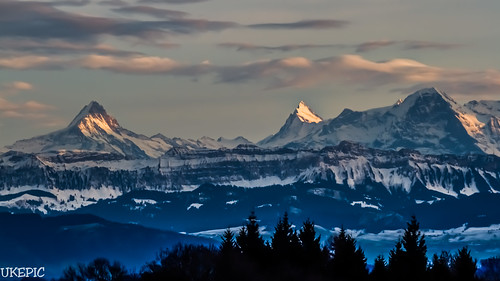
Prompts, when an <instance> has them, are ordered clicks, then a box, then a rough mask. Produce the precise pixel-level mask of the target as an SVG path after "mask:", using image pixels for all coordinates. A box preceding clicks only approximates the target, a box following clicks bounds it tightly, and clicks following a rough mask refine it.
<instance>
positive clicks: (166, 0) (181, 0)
mask: <svg viewBox="0 0 500 281" xmlns="http://www.w3.org/2000/svg"><path fill="white" fill-rule="evenodd" d="M205 1H208V0H139V2H142V3H154V4H191V3H199V2H205Z"/></svg>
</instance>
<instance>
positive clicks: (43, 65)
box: [0, 55, 61, 70]
mask: <svg viewBox="0 0 500 281" xmlns="http://www.w3.org/2000/svg"><path fill="white" fill-rule="evenodd" d="M2 68H3V69H16V70H25V69H60V68H61V66H60V61H58V60H57V59H53V58H50V57H46V56H35V55H25V56H24V55H23V56H9V57H6V58H2V57H0V69H2Z"/></svg>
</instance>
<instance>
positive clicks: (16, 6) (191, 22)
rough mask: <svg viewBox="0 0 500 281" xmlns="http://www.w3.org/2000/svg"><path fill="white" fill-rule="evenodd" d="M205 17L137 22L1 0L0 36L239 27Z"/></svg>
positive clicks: (141, 34)
mask: <svg viewBox="0 0 500 281" xmlns="http://www.w3.org/2000/svg"><path fill="white" fill-rule="evenodd" d="M238 26H239V25H238V24H236V23H234V22H223V21H209V20H204V19H177V20H164V21H137V20H124V19H112V18H104V17H91V16H86V15H79V14H74V13H69V12H64V11H62V10H59V9H57V8H55V7H53V6H52V5H50V3H42V2H17V1H11V0H4V1H0V38H2V37H7V38H32V39H63V40H76V41H89V40H97V38H98V36H102V35H111V36H116V37H137V38H142V39H155V40H157V39H158V38H162V37H165V36H167V35H172V34H192V33H197V32H206V31H219V30H223V29H227V28H234V27H238Z"/></svg>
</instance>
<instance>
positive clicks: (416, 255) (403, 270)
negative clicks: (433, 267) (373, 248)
mask: <svg viewBox="0 0 500 281" xmlns="http://www.w3.org/2000/svg"><path fill="white" fill-rule="evenodd" d="M426 254H427V246H426V245H425V235H423V234H422V233H421V232H420V224H419V223H418V222H417V219H416V218H415V216H412V218H411V221H410V222H409V223H407V228H406V230H405V232H404V234H403V237H402V238H401V240H400V241H398V243H397V244H396V247H395V249H394V250H391V252H390V254H389V273H390V275H391V277H392V279H393V280H408V281H413V280H422V279H423V278H424V277H425V274H426V270H427V256H426Z"/></svg>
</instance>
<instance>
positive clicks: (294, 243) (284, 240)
mask: <svg viewBox="0 0 500 281" xmlns="http://www.w3.org/2000/svg"><path fill="white" fill-rule="evenodd" d="M271 249H272V251H273V253H274V255H275V256H276V258H278V259H281V260H283V259H288V260H290V259H293V258H295V257H296V256H297V255H298V251H299V249H300V245H299V238H298V237H297V234H296V233H295V231H294V230H293V229H292V225H291V224H290V222H289V221H288V214H287V213H286V212H285V214H284V216H283V218H280V219H279V220H278V224H277V225H276V227H275V228H274V235H273V237H272V238H271Z"/></svg>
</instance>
